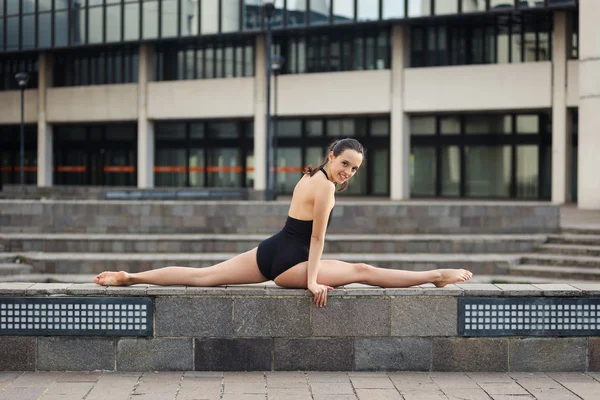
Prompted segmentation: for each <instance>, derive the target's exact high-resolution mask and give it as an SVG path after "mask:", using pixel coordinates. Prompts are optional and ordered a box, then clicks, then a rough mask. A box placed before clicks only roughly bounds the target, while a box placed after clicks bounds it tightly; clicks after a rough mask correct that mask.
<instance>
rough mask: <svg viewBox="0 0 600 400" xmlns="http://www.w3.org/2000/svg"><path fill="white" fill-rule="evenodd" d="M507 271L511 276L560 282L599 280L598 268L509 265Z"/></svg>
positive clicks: (599, 270)
mask: <svg viewBox="0 0 600 400" xmlns="http://www.w3.org/2000/svg"><path fill="white" fill-rule="evenodd" d="M509 273H510V275H513V276H522V277H523V278H522V279H526V278H529V277H542V278H546V279H557V280H560V281H561V283H565V282H566V280H581V281H588V282H589V281H600V269H593V268H581V267H573V266H548V265H529V264H528V265H511V266H510V267H509Z"/></svg>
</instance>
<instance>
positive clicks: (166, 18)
mask: <svg viewBox="0 0 600 400" xmlns="http://www.w3.org/2000/svg"><path fill="white" fill-rule="evenodd" d="M177 3H178V1H177V0H162V11H161V15H160V18H161V24H162V26H161V37H174V36H177V11H178V10H177ZM183 4H185V2H184V3H183ZM182 11H183V10H182Z"/></svg>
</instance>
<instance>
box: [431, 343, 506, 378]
mask: <svg viewBox="0 0 600 400" xmlns="http://www.w3.org/2000/svg"><path fill="white" fill-rule="evenodd" d="M431 356H432V360H431V370H432V371H457V372H464V371H481V372H492V371H508V339H498V338H433V343H432V351H431Z"/></svg>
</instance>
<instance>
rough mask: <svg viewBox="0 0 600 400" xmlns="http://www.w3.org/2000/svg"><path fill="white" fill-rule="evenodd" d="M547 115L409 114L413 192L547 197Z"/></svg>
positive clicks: (432, 195) (441, 195)
mask: <svg viewBox="0 0 600 400" xmlns="http://www.w3.org/2000/svg"><path fill="white" fill-rule="evenodd" d="M550 125H551V123H550V116H549V115H548V114H546V113H535V114H464V115H444V116H429V115H427V116H413V117H412V118H411V121H410V130H411V158H410V162H411V167H410V176H411V194H412V196H413V197H470V198H519V199H547V198H548V197H549V196H550V190H549V187H550V184H551V182H550V179H551V178H550V174H549V173H548V172H549V170H550V168H551V160H550V155H549V152H548V149H549V148H550V144H551V140H552V137H551V126H550Z"/></svg>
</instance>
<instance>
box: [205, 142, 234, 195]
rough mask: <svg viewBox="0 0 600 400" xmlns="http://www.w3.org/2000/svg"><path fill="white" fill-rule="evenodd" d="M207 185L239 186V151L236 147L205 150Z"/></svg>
mask: <svg viewBox="0 0 600 400" xmlns="http://www.w3.org/2000/svg"><path fill="white" fill-rule="evenodd" d="M207 158H208V159H207V164H208V165H207V166H206V169H207V171H208V181H207V186H208V187H231V188H234V187H241V186H242V174H241V172H242V167H241V161H242V160H241V152H240V149H238V148H216V149H211V151H209V152H207Z"/></svg>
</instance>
